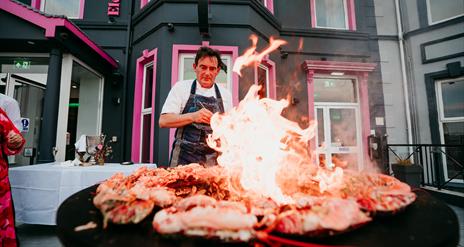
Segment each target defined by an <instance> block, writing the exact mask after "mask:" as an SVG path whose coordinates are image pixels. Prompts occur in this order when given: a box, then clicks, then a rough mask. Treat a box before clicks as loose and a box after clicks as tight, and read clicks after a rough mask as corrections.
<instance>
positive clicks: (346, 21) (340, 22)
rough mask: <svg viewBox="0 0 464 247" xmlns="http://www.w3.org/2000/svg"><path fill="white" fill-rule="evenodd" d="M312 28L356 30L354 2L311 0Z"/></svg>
mask: <svg viewBox="0 0 464 247" xmlns="http://www.w3.org/2000/svg"><path fill="white" fill-rule="evenodd" d="M310 5H311V26H312V27H313V28H328V29H341V30H356V21H355V20H356V16H355V15H354V0H310Z"/></svg>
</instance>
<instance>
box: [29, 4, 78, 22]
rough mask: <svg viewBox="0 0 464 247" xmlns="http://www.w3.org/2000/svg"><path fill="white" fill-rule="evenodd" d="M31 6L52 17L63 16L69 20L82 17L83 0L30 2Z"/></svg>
mask: <svg viewBox="0 0 464 247" xmlns="http://www.w3.org/2000/svg"><path fill="white" fill-rule="evenodd" d="M31 6H32V7H34V8H40V10H41V11H43V12H45V13H47V14H52V15H65V16H67V17H68V18H71V19H82V18H83V17H84V0H32V3H31Z"/></svg>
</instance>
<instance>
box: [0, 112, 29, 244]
mask: <svg viewBox="0 0 464 247" xmlns="http://www.w3.org/2000/svg"><path fill="white" fill-rule="evenodd" d="M11 131H13V132H14V133H17V134H19V135H20V136H21V134H20V133H19V131H18V130H17V129H16V127H14V125H13V123H12V122H11V121H10V119H9V118H8V116H7V115H6V113H5V112H4V111H3V110H2V109H0V149H1V150H0V246H1V247H16V233H15V228H14V213H13V204H12V201H11V188H10V181H9V179H8V163H7V155H13V154H17V153H19V152H20V151H21V149H22V147H23V146H24V142H25V140H24V138H23V137H22V136H21V139H22V141H21V145H20V147H18V148H15V149H13V148H12V147H11V143H9V142H8V138H7V137H8V134H9V133H10V132H11Z"/></svg>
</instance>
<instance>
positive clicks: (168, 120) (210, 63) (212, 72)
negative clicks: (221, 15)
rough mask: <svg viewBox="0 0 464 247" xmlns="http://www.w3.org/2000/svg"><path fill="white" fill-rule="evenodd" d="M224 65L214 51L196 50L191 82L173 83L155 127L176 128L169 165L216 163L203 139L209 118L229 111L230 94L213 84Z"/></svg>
mask: <svg viewBox="0 0 464 247" xmlns="http://www.w3.org/2000/svg"><path fill="white" fill-rule="evenodd" d="M224 66H225V65H224V64H223V62H222V60H221V55H220V53H219V52H218V51H216V50H213V49H211V48H209V47H200V49H199V50H198V51H197V54H196V56H195V62H194V64H193V70H194V72H195V75H196V79H195V80H185V81H179V82H177V83H176V84H175V85H174V86H173V87H172V89H171V91H170V92H169V95H168V97H167V99H166V102H165V103H164V106H163V109H162V110H161V116H160V119H159V126H160V127H161V128H177V130H176V135H175V141H174V143H173V149H172V153H171V161H170V166H171V167H174V166H178V165H186V164H190V163H200V164H203V165H206V166H211V165H215V164H216V158H217V155H218V154H217V152H216V151H214V150H213V149H211V148H210V147H208V145H207V144H206V137H207V135H208V134H211V133H212V130H211V126H210V119H211V116H212V115H213V114H214V113H216V112H220V113H223V112H224V111H228V110H230V109H231V108H232V95H231V94H230V92H229V91H227V90H226V89H225V88H224V87H222V86H220V85H218V84H216V83H215V80H216V76H217V75H218V74H219V71H220V70H221V68H222V67H224Z"/></svg>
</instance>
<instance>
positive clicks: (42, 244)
mask: <svg viewBox="0 0 464 247" xmlns="http://www.w3.org/2000/svg"><path fill="white" fill-rule="evenodd" d="M450 207H451V208H452V209H453V210H454V212H456V214H457V216H458V218H459V226H460V236H461V239H460V242H459V245H458V246H459V247H464V209H463V208H459V207H455V206H450ZM17 229H18V238H19V242H20V245H21V247H61V246H62V245H61V243H60V241H59V239H58V237H57V236H56V228H55V227H54V226H43V225H29V224H18V225H17Z"/></svg>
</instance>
